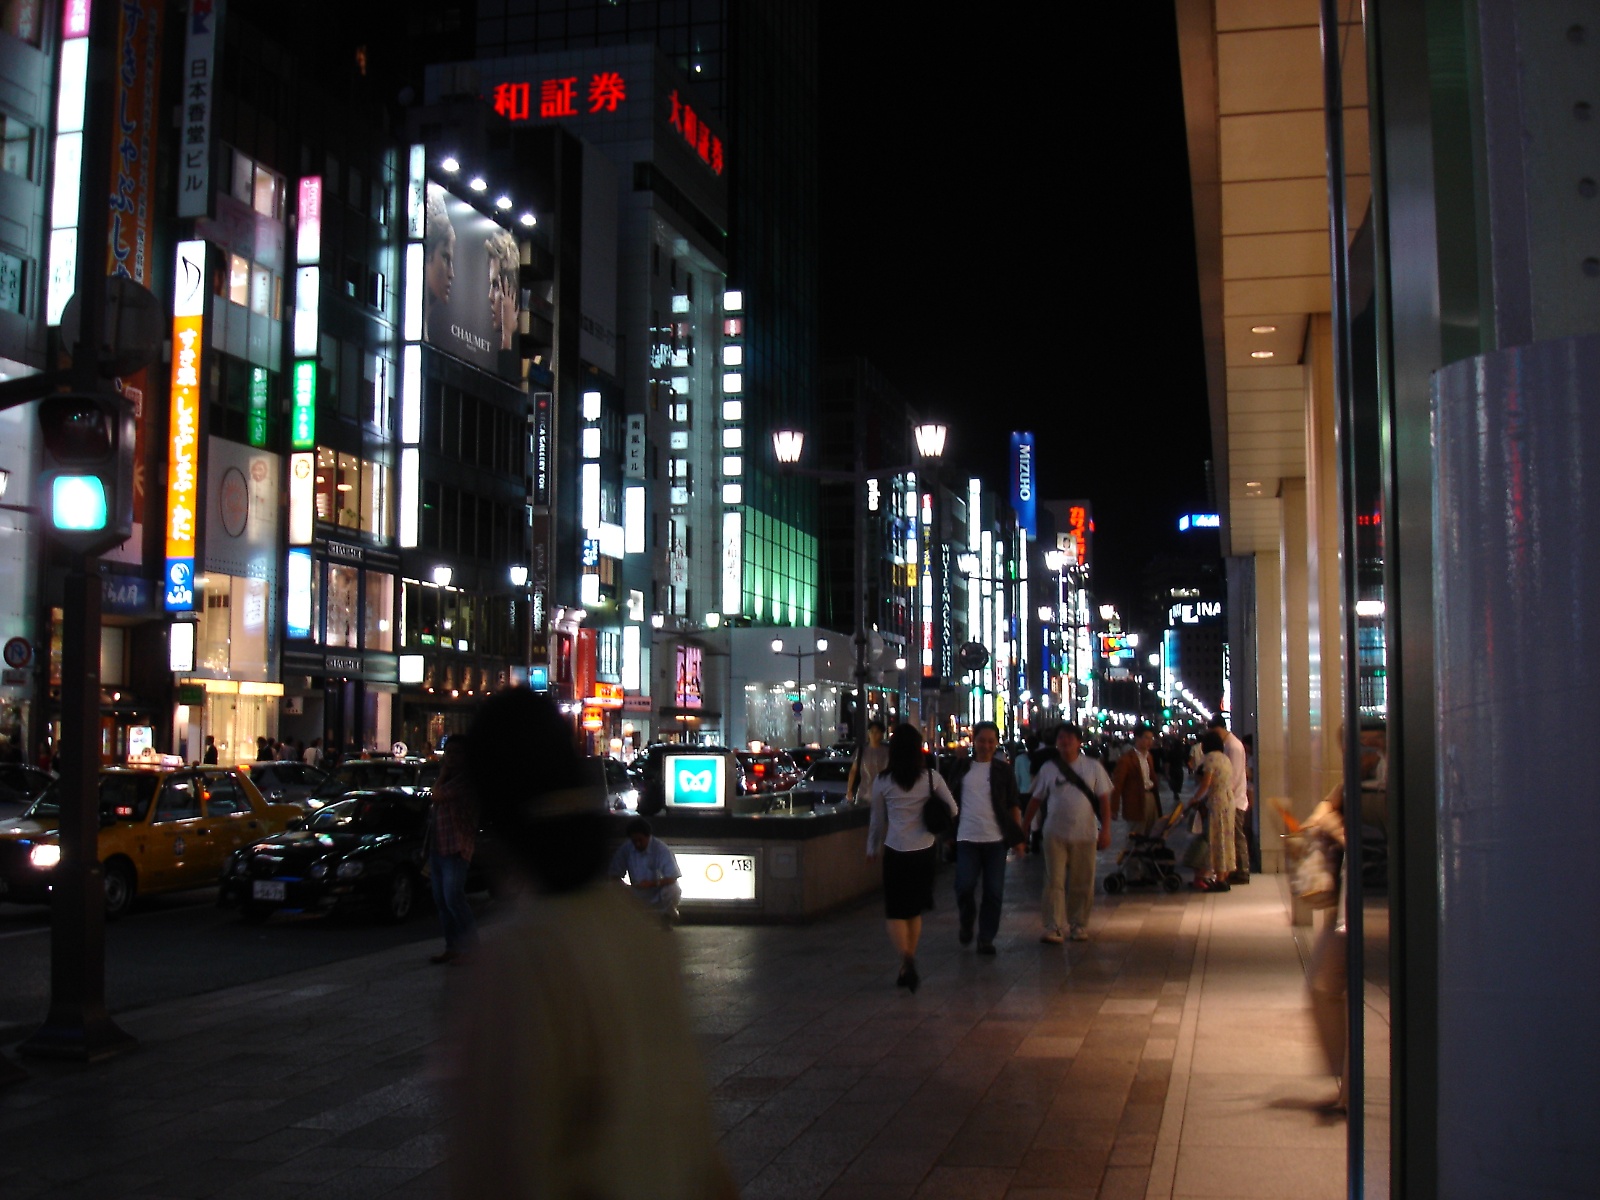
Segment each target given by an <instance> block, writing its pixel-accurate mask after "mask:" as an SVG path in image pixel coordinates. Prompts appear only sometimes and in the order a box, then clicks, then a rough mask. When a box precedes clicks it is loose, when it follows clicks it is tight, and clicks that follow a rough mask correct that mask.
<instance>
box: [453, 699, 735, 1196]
mask: <svg viewBox="0 0 1600 1200" xmlns="http://www.w3.org/2000/svg"><path fill="white" fill-rule="evenodd" d="M468 746H469V749H468V754H467V766H468V773H469V777H470V778H471V780H472V783H473V786H474V789H475V791H476V792H477V795H478V797H479V800H480V803H481V804H482V807H483V811H484V815H485V817H486V826H487V827H488V828H489V829H491V830H492V831H493V833H494V836H495V844H496V857H495V859H494V862H493V864H492V865H493V867H494V868H495V869H496V871H497V872H498V873H499V876H500V881H501V883H502V885H503V887H504V888H505V890H506V891H507V892H509V893H511V894H512V911H511V913H510V915H509V917H508V919H507V920H506V921H504V922H503V923H501V924H499V925H498V926H497V927H496V928H495V929H494V931H493V933H492V935H491V936H488V937H485V938H484V941H483V945H482V949H481V951H480V952H479V953H478V954H477V955H476V956H475V961H474V963H473V966H472V969H471V974H470V976H469V978H470V984H469V986H468V987H467V988H465V989H463V990H462V991H461V992H460V993H459V994H458V995H457V996H456V997H455V1003H454V1005H453V1012H452V1014H451V1034H452V1037H451V1046H452V1050H453V1053H454V1057H455V1061H454V1066H455V1070H454V1072H453V1078H452V1080H451V1086H452V1088H453V1096H452V1099H453V1101H454V1120H453V1121H452V1123H451V1131H452V1146H451V1157H450V1180H451V1194H452V1195H454V1196H457V1197H463V1198H465V1197H471V1198H472V1200H479V1198H480V1197H484V1196H507V1197H562V1198H567V1197H570V1198H572V1200H579V1198H584V1197H632V1196H648V1197H651V1198H652V1200H655V1198H657V1197H659V1198H661V1200H725V1198H731V1197H734V1196H736V1195H737V1194H738V1191H737V1188H736V1187H735V1186H734V1183H733V1179H732V1177H731V1176H730V1175H729V1174H728V1170H727V1167H726V1166H725V1165H724V1164H723V1162H722V1159H721V1156H720V1155H719V1154H718V1153H717V1150H716V1131H715V1130H714V1129H713V1127H712V1123H711V1103H710V1097H709V1093H708V1092H707V1089H706V1085H705V1076H704V1072H703V1071H702V1068H701V1064H700V1058H699V1054H698V1051H697V1042H696V1038H695V1034H694V1029H693V1026H692V1025H691V1024H690V1021H689V1015H688V1011H687V1008H686V1006H685V1004H684V1000H683V993H682V985H681V983H680V980H679V976H678V965H677V959H676V956H675V955H674V953H673V940H672V939H670V938H663V937H662V936H661V933H660V927H659V924H658V923H657V922H655V921H653V920H652V919H651V918H650V916H649V915H648V914H647V913H645V912H644V911H643V910H642V909H641V908H640V907H639V905H637V904H635V903H633V902H632V901H631V900H630V899H629V898H628V896H627V895H626V894H624V893H623V892H622V890H621V889H620V888H617V887H616V886H615V885H614V884H613V883H612V882H611V881H610V880H609V879H608V878H606V866H607V861H608V859H607V855H606V828H607V818H606V810H605V799H606V798H605V789H604V787H603V786H602V785H601V783H600V780H599V779H598V777H595V776H594V775H593V773H592V772H591V771H590V770H589V769H587V768H586V767H585V764H584V762H583V760H582V758H581V757H580V756H579V754H578V751H577V748H576V746H575V744H574V741H573V732H572V727H571V725H570V724H569V723H568V722H566V721H565V720H563V719H562V717H561V715H560V713H559V712H558V711H557V710H556V706H555V704H554V703H553V702H552V701H551V700H550V699H549V698H548V697H545V696H537V695H535V694H534V693H533V692H531V691H529V690H528V689H527V688H512V689H509V690H507V691H502V692H499V693H497V694H496V695H495V696H494V697H492V698H491V699H490V700H489V701H488V703H486V704H485V705H484V706H483V709H482V711H481V712H480V713H479V715H478V719H477V720H476V721H475V722H474V723H473V726H472V730H471V733H470V735H469V738H468Z"/></svg>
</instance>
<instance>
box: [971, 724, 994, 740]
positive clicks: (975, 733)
mask: <svg viewBox="0 0 1600 1200" xmlns="http://www.w3.org/2000/svg"><path fill="white" fill-rule="evenodd" d="M985 729H987V730H988V731H989V732H990V733H992V734H994V736H995V737H996V738H998V737H999V736H1000V726H998V725H996V724H995V723H994V722H993V721H979V722H978V723H977V724H976V725H974V726H973V727H972V740H973V741H977V740H978V735H979V734H980V733H982V732H983V731H984V730H985Z"/></svg>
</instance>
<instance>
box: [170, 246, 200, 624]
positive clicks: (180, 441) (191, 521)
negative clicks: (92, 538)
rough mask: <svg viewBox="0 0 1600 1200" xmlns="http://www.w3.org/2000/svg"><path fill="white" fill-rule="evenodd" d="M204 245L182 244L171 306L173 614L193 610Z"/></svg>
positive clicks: (171, 609)
mask: <svg viewBox="0 0 1600 1200" xmlns="http://www.w3.org/2000/svg"><path fill="white" fill-rule="evenodd" d="M205 277H206V276H205V243H204V242H182V243H180V244H179V246H178V264H177V271H176V273H175V275H174V295H173V303H172V313H173V316H172V409H171V417H172V423H171V434H170V442H169V446H168V450H169V453H168V456H167V539H166V540H167V571H166V579H165V592H166V595H165V602H166V609H167V611H168V612H184V611H187V610H190V609H192V608H194V560H195V519H196V518H195V514H196V511H197V508H198V505H199V500H200V379H201V375H200V353H201V347H202V346H203V345H204V342H205V337H204V329H205V315H204V314H205Z"/></svg>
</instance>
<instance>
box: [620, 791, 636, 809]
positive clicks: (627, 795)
mask: <svg viewBox="0 0 1600 1200" xmlns="http://www.w3.org/2000/svg"><path fill="white" fill-rule="evenodd" d="M617 794H618V796H619V797H621V799H622V802H623V803H624V804H626V805H627V806H628V807H629V808H638V807H639V792H638V789H637V788H629V789H628V790H627V791H625V792H619V793H617Z"/></svg>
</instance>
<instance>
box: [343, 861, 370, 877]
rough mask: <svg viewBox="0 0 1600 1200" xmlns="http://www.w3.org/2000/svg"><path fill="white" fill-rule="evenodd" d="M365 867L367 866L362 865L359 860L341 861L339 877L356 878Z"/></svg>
mask: <svg viewBox="0 0 1600 1200" xmlns="http://www.w3.org/2000/svg"><path fill="white" fill-rule="evenodd" d="M364 869H365V868H364V867H363V866H362V864H361V863H358V862H345V863H340V864H339V878H340V879H354V878H355V877H356V876H357V875H359V874H361V872H362V871H363V870H364Z"/></svg>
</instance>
